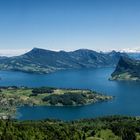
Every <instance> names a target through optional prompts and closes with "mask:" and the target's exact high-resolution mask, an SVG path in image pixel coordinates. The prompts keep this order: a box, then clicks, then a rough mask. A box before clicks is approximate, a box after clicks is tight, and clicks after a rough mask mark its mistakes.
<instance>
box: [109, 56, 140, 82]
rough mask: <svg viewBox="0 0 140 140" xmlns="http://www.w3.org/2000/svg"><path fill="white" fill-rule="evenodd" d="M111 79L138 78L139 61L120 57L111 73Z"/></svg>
mask: <svg viewBox="0 0 140 140" xmlns="http://www.w3.org/2000/svg"><path fill="white" fill-rule="evenodd" d="M111 79H112V80H140V61H139V60H134V59H130V58H128V57H121V58H120V60H119V62H118V65H117V67H116V69H115V71H114V72H113V73H112V75H111Z"/></svg>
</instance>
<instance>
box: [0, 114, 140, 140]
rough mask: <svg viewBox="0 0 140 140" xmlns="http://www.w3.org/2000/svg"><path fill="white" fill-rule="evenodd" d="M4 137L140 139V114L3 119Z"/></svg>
mask: <svg viewBox="0 0 140 140" xmlns="http://www.w3.org/2000/svg"><path fill="white" fill-rule="evenodd" d="M0 139H1V140H136V139H137V140H139V139H140V118H135V117H123V116H110V117H103V118H96V119H85V120H79V121H70V122H63V121H56V120H42V121H17V120H0Z"/></svg>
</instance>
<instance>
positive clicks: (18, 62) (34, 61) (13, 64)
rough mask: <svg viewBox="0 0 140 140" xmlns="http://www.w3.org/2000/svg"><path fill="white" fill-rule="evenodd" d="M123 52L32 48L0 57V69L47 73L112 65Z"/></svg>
mask: <svg viewBox="0 0 140 140" xmlns="http://www.w3.org/2000/svg"><path fill="white" fill-rule="evenodd" d="M120 56H127V55H126V54H125V53H120V52H116V51H112V52H110V53H98V52H95V51H92V50H88V49H79V50H76V51H71V52H65V51H59V52H56V51H50V50H45V49H39V48H34V49H32V50H31V51H29V52H27V53H25V54H23V55H20V56H15V57H0V69H1V70H14V71H24V72H36V73H49V72H53V71H56V70H61V69H79V68H97V67H113V66H116V64H117V63H118V61H119V58H120Z"/></svg>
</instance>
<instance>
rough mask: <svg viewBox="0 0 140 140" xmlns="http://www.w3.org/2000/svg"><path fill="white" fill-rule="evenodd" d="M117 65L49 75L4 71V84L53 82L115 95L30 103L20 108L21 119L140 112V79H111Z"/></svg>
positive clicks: (65, 118)
mask: <svg viewBox="0 0 140 140" xmlns="http://www.w3.org/2000/svg"><path fill="white" fill-rule="evenodd" d="M113 70H114V69H113V68H98V69H80V70H65V71H58V72H55V73H51V74H47V75H39V74H27V73H22V72H7V71H0V77H1V78H2V79H1V80H0V86H9V85H16V86H28V87H37V86H38V87H39V86H52V87H58V88H59V87H60V88H83V89H93V90H96V91H98V92H101V93H104V94H107V95H112V96H115V98H114V99H113V100H111V101H108V102H102V103H96V104H91V105H87V106H79V107H68V106H67V107H66V106H65V107H54V106H53V107H47V106H42V107H28V106H24V107H21V108H19V109H18V115H17V118H18V119H19V120H28V119H29V120H38V119H45V118H52V119H61V120H75V119H82V118H93V117H97V116H106V115H114V114H116V115H132V116H140V83H139V82H122V81H120V82H119V81H118V82H117V81H109V80H108V78H109V77H110V74H111V73H112V72H113Z"/></svg>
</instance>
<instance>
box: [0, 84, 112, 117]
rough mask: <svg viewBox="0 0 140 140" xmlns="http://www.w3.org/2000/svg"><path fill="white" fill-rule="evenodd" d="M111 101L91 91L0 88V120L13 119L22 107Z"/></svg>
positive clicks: (48, 88)
mask: <svg viewBox="0 0 140 140" xmlns="http://www.w3.org/2000/svg"><path fill="white" fill-rule="evenodd" d="M109 99H112V97H111V96H105V95H102V94H98V93H96V92H94V91H91V90H81V89H58V88H50V87H41V88H27V87H20V88H18V87H14V86H13V87H1V88H0V118H3V119H6V118H9V117H13V116H14V115H15V113H16V108H17V107H20V106H24V105H29V106H40V105H47V106H51V105H55V106H63V105H73V106H78V105H86V104H90V103H95V102H99V101H104V100H109Z"/></svg>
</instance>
